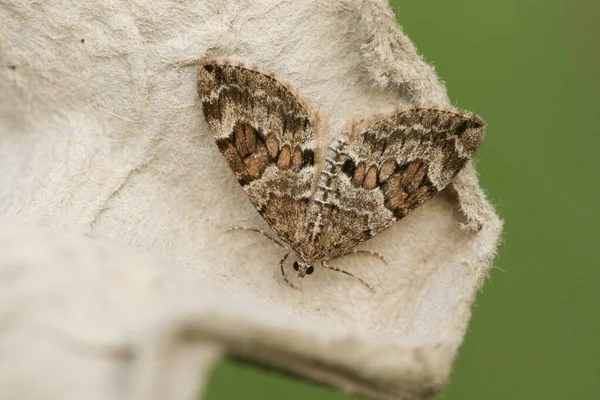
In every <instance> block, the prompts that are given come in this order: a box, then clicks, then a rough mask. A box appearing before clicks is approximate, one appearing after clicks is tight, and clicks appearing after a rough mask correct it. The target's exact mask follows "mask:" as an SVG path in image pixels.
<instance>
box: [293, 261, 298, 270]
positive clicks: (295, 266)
mask: <svg viewBox="0 0 600 400" xmlns="http://www.w3.org/2000/svg"><path fill="white" fill-rule="evenodd" d="M293 267H294V271H298V261H294V265H293Z"/></svg>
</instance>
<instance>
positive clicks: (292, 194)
mask: <svg viewBox="0 0 600 400" xmlns="http://www.w3.org/2000/svg"><path fill="white" fill-rule="evenodd" d="M198 93H199V95H200V99H201V101H202V108H203V110H204V117H205V119H206V121H207V123H208V124H209V126H210V128H211V130H212V133H213V136H214V139H215V141H216V144H217V146H218V148H219V150H220V151H221V153H222V154H223V157H224V158H225V161H226V162H227V164H228V165H229V168H231V170H232V171H233V173H234V174H235V176H236V178H237V179H238V181H239V183H240V184H241V185H242V187H243V188H244V190H245V192H246V194H247V196H248V198H249V199H250V201H251V202H252V204H253V205H254V206H255V207H256V209H257V210H258V212H259V213H260V214H261V215H262V217H263V218H264V219H265V220H266V221H267V223H268V224H269V225H270V226H271V228H272V229H273V230H274V231H275V233H276V234H277V235H278V236H279V237H280V238H281V239H282V240H284V241H285V242H287V243H292V242H293V239H294V235H295V234H296V232H297V231H299V230H300V229H301V228H302V224H303V222H304V219H305V214H306V207H307V204H308V201H309V198H310V196H311V187H312V183H313V177H314V172H313V169H314V150H315V149H314V145H315V142H314V137H313V127H312V125H311V115H309V112H308V111H307V109H306V108H305V107H304V106H303V105H302V104H301V103H300V101H299V100H298V99H297V98H296V97H295V96H294V95H293V94H292V93H291V92H290V90H288V89H287V88H286V87H285V86H284V85H282V84H281V83H280V82H278V81H277V80H275V79H274V78H272V77H271V76H268V75H265V74H262V73H260V72H256V71H252V70H249V69H246V68H243V67H240V66H235V65H224V64H205V65H200V66H199V69H198Z"/></svg>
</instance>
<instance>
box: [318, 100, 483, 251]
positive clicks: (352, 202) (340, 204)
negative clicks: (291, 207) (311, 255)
mask: <svg viewBox="0 0 600 400" xmlns="http://www.w3.org/2000/svg"><path fill="white" fill-rule="evenodd" d="M484 134H485V122H484V121H483V120H482V119H481V118H479V117H477V116H474V115H473V114H470V113H467V112H453V111H445V110H437V109H426V108H423V109H411V110H407V111H403V112H400V113H398V114H396V115H393V116H390V117H388V118H384V119H382V120H380V121H378V122H376V123H374V124H372V125H371V126H369V127H368V128H366V130H363V131H358V132H356V131H355V132H352V133H351V134H350V137H349V145H348V146H347V147H346V149H345V152H344V157H343V158H342V159H341V160H340V162H339V165H340V168H341V171H340V172H339V173H338V178H337V179H336V180H335V184H334V187H333V196H332V199H331V202H332V204H333V206H334V208H333V210H332V213H333V214H334V215H332V217H331V222H330V225H329V226H328V227H327V228H326V229H325V231H324V233H323V234H324V236H325V237H324V238H323V239H322V240H323V246H327V247H329V248H337V249H339V251H336V253H343V252H344V251H346V250H348V249H350V248H351V247H353V246H355V245H357V244H359V243H360V242H362V241H365V240H367V239H369V238H370V237H373V236H375V235H376V234H378V233H379V232H381V231H383V230H384V229H386V228H388V227H389V226H390V225H392V224H393V223H394V222H395V221H397V220H399V219H401V218H404V217H405V216H406V215H408V214H409V213H410V212H412V211H413V210H414V209H416V208H417V207H419V206H420V205H422V204H423V203H425V202H426V201H427V200H429V199H431V198H432V197H433V196H434V195H435V194H436V193H438V192H439V191H440V190H442V189H443V188H444V187H446V185H448V184H449V183H450V182H451V180H452V179H453V178H454V177H455V176H456V174H458V172H459V171H460V170H461V169H462V168H463V166H464V165H465V163H466V162H467V161H468V160H469V159H470V158H471V157H472V156H473V155H474V154H475V152H476V150H477V149H478V148H479V146H480V145H481V143H482V141H483V138H484ZM334 218H335V219H336V221H335V223H334V221H333V220H334ZM342 243H343V245H342Z"/></svg>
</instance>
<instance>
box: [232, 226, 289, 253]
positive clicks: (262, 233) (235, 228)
mask: <svg viewBox="0 0 600 400" xmlns="http://www.w3.org/2000/svg"><path fill="white" fill-rule="evenodd" d="M231 231H252V232H256V233H260V234H261V235H263V236H265V237H266V238H268V239H269V240H271V241H272V242H275V243H277V244H278V245H279V246H280V247H283V248H284V249H287V247H285V245H284V244H283V243H282V242H281V240H279V239H277V238H276V237H273V236H271V235H270V234H269V233H268V232H265V231H263V230H260V229H256V228H248V227H245V226H233V227H231V228H229V229H227V230H226V231H225V232H231ZM288 254H289V253H288Z"/></svg>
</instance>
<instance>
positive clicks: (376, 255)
mask: <svg viewBox="0 0 600 400" xmlns="http://www.w3.org/2000/svg"><path fill="white" fill-rule="evenodd" d="M351 254H369V255H372V256H374V257H377V258H379V259H380V260H381V261H383V263H384V264H385V265H388V262H387V260H386V259H385V257H384V256H383V255H382V254H381V253H378V252H376V251H373V250H357V249H352V250H350V251H349V252H347V253H345V254H342V255H341V256H340V257H344V256H348V255H351Z"/></svg>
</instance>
